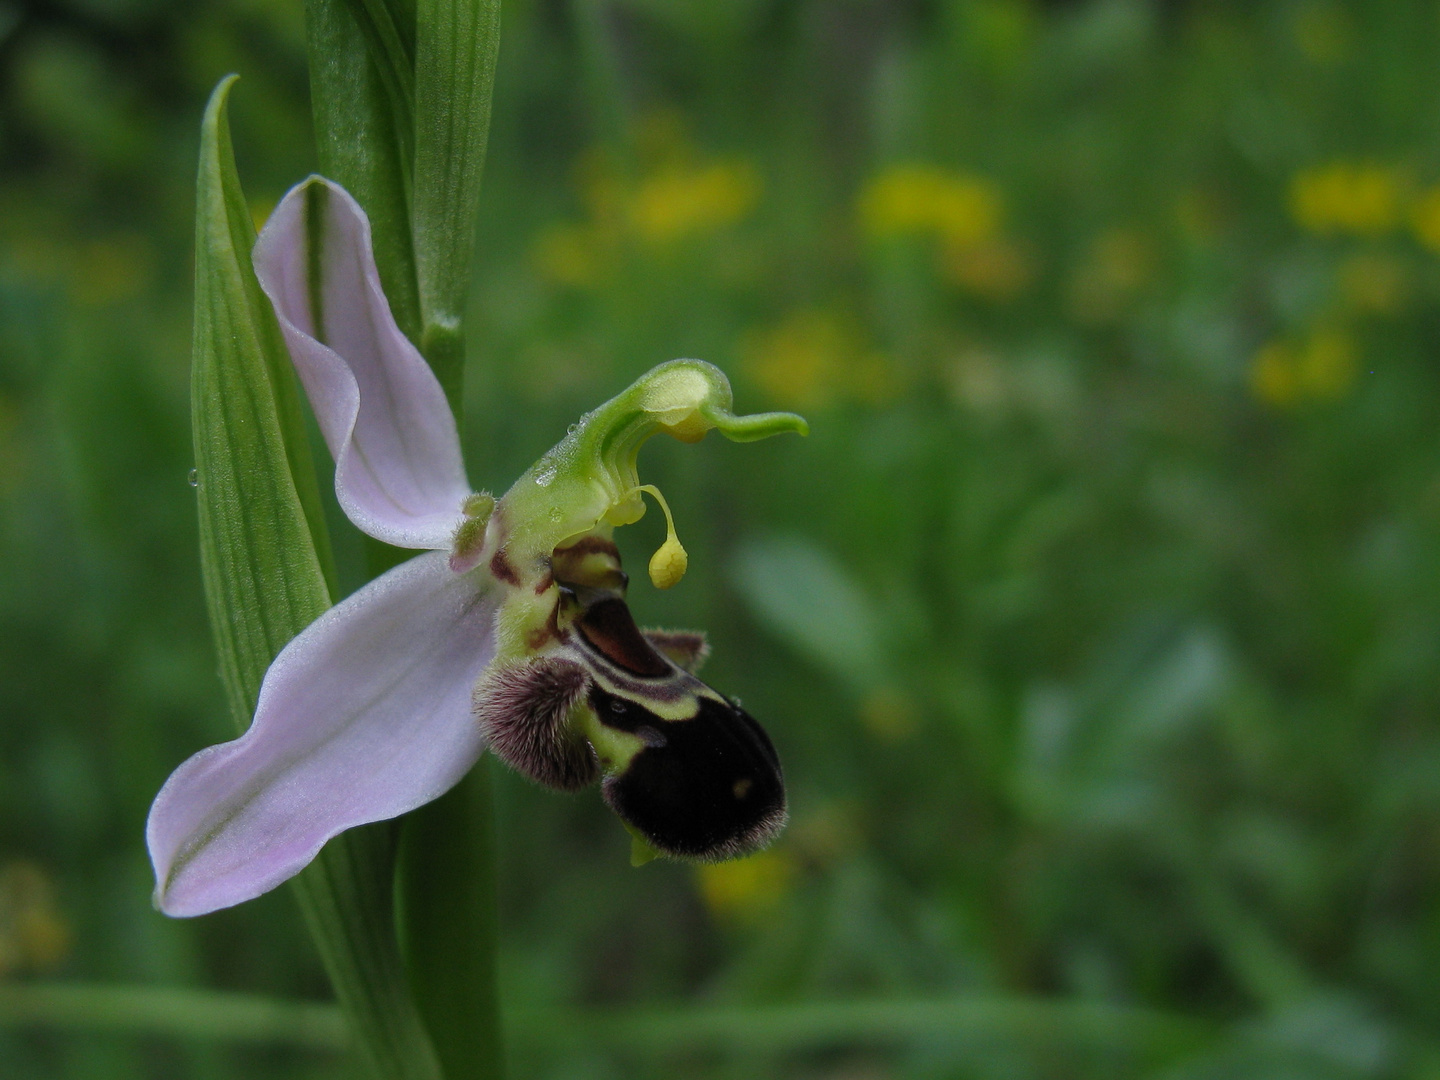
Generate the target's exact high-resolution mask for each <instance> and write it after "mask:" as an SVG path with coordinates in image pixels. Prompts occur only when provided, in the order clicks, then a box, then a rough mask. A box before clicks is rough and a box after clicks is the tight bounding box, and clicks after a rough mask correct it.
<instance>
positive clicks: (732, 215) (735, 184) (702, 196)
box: [630, 160, 760, 244]
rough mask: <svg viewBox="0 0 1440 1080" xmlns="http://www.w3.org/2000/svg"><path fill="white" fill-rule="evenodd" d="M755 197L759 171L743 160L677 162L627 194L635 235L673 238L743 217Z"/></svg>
mask: <svg viewBox="0 0 1440 1080" xmlns="http://www.w3.org/2000/svg"><path fill="white" fill-rule="evenodd" d="M759 201H760V174H759V172H758V170H756V168H755V166H754V165H753V164H751V163H750V162H748V161H743V160H730V161H718V162H715V163H713V164H708V165H694V166H677V167H672V168H669V169H666V170H665V171H664V172H661V173H657V174H656V175H653V176H648V177H645V178H643V179H642V180H641V182H640V184H639V186H638V188H637V189H636V190H635V192H634V194H633V195H632V196H631V199H630V219H631V221H632V223H633V224H634V227H635V232H636V234H637V235H638V236H639V237H640V238H641V239H642V240H646V241H649V242H650V243H654V244H667V243H674V242H675V241H677V240H683V239H685V238H686V237H688V236H693V235H695V234H699V233H706V232H712V231H714V230H716V229H722V228H724V227H725V226H727V225H734V224H736V223H737V222H740V221H743V220H744V219H745V218H747V217H749V215H750V213H751V211H753V210H754V209H755V205H756V203H758V202H759Z"/></svg>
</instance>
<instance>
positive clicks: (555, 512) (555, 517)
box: [550, 506, 562, 525]
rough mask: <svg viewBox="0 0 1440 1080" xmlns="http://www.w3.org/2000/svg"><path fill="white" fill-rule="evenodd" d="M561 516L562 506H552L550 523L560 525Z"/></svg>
mask: <svg viewBox="0 0 1440 1080" xmlns="http://www.w3.org/2000/svg"><path fill="white" fill-rule="evenodd" d="M561 516H562V515H561V513H560V508H559V507H558V506H552V507H551V508H550V523H551V524H552V525H559V524H560V518H561Z"/></svg>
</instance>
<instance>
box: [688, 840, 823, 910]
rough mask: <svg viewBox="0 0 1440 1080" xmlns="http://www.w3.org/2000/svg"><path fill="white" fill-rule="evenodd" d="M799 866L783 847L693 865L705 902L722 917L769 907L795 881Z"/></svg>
mask: <svg viewBox="0 0 1440 1080" xmlns="http://www.w3.org/2000/svg"><path fill="white" fill-rule="evenodd" d="M798 872H799V867H798V866H797V865H796V863H795V860H794V858H793V857H792V856H791V855H789V854H788V853H787V852H786V851H785V849H784V848H768V849H767V850H765V851H761V852H759V853H757V854H755V855H751V856H750V857H749V858H746V859H735V860H732V861H730V862H723V863H702V864H701V865H700V866H697V867H696V868H695V874H696V877H697V878H698V882H699V886H700V896H701V898H702V899H703V900H704V901H705V906H706V907H708V908H709V909H710V911H711V912H712V913H713V914H715V915H717V916H719V917H721V918H732V919H740V920H747V919H752V918H756V917H758V916H761V915H764V914H766V913H768V912H769V911H771V910H772V909H773V908H774V907H775V906H776V905H777V904H779V902H780V901H781V900H783V899H784V898H785V896H786V894H787V893H789V892H790V890H791V889H792V888H793V887H794V885H795V880H796V878H797V877H798Z"/></svg>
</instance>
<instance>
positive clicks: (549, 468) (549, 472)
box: [535, 461, 558, 487]
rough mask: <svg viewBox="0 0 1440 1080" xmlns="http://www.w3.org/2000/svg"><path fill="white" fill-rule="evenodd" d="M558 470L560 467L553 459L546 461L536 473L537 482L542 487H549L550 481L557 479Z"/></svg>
mask: <svg viewBox="0 0 1440 1080" xmlns="http://www.w3.org/2000/svg"><path fill="white" fill-rule="evenodd" d="M557 471H558V469H557V468H556V465H555V463H554V462H553V461H549V462H546V463H545V467H544V468H543V469H541V470H540V471H539V472H537V473H536V474H535V483H537V484H538V485H540V487H549V486H550V481H551V480H554V479H555V473H556V472H557Z"/></svg>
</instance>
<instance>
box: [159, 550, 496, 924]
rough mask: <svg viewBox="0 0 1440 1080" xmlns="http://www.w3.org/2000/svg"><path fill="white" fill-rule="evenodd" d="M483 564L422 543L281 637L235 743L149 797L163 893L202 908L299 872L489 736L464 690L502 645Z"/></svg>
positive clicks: (433, 787) (450, 774)
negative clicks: (420, 551)
mask: <svg viewBox="0 0 1440 1080" xmlns="http://www.w3.org/2000/svg"><path fill="white" fill-rule="evenodd" d="M485 580H486V579H485V578H483V577H481V576H479V575H475V574H467V575H456V574H453V573H451V572H450V568H449V566H448V565H447V555H446V554H445V553H444V552H438V551H437V552H427V553H426V554H424V555H420V556H417V557H416V558H414V559H411V560H410V561H409V562H407V563H405V564H403V565H401V566H398V567H396V568H395V569H394V570H391V571H390V572H389V573H388V574H386V575H384V576H383V577H380V578H377V579H376V580H375V581H372V582H371V583H370V584H369V585H367V586H366V587H365V588H363V589H361V590H360V591H359V592H357V593H355V594H354V595H353V596H351V597H350V598H349V599H347V600H345V601H344V602H343V603H341V604H339V605H337V606H336V607H334V608H331V609H330V610H329V611H327V612H326V613H325V614H324V615H322V616H321V617H320V618H318V619H316V620H315V622H313V623H312V624H311V625H310V626H309V627H307V628H306V629H305V631H304V632H303V633H301V634H300V636H299V637H297V638H296V639H295V640H294V641H292V642H291V643H290V644H289V645H287V646H286V647H285V648H284V650H282V651H281V653H280V655H279V656H278V657H276V659H275V662H274V663H273V664H272V665H271V666H270V670H269V671H268V672H267V673H266V675H265V682H264V684H263V685H262V686H261V688H260V699H259V703H258V705H257V706H256V710H255V721H254V723H253V724H252V725H251V727H250V730H249V731H247V732H246V733H245V735H244V736H243V737H242V738H240V739H237V740H235V741H234V742H228V743H223V744H221V745H220V746H212V747H210V748H209V749H207V750H202V751H200V753H198V754H196V755H195V756H194V757H192V758H191V759H190V760H189V761H187V762H185V763H184V764H183V765H181V766H180V768H178V769H176V770H175V772H174V773H173V774H172V775H171V777H170V779H169V780H168V781H166V783H165V786H164V787H163V788H161V789H160V794H159V795H157V796H156V797H155V805H154V806H153V807H152V808H151V810H150V820H149V823H148V825H147V827H146V840H147V842H148V844H149V846H150V858H151V861H152V862H153V863H154V864H155V880H156V882H157V885H156V889H155V902H156V906H157V907H159V908H160V910H161V911H163V912H165V913H166V914H167V915H203V914H204V913H205V912H207V911H214V910H215V909H217V908H223V907H229V906H230V905H231V904H238V903H240V901H242V900H249V899H250V898H252V897H255V896H259V895H260V894H261V893H263V892H266V891H267V890H269V889H273V888H274V887H275V886H276V885H278V884H280V883H281V882H282V881H285V880H286V879H287V878H290V877H292V876H293V875H295V874H296V873H298V872H299V871H300V870H301V869H302V868H303V867H304V866H305V865H306V864H307V863H309V862H310V860H311V859H313V858H314V857H315V855H316V853H317V852H318V851H319V850H320V848H321V846H322V845H323V844H324V843H325V841H326V840H328V839H330V837H332V836H334V835H335V834H336V833H338V832H341V831H342V830H344V829H348V828H351V827H353V826H355V825H362V824H364V823H366V822H370V821H380V820H383V819H385V818H392V817H395V816H396V815H398V814H403V813H404V812H405V811H407V810H412V809H414V808H415V807H417V806H420V805H422V804H423V803H427V802H429V801H430V800H431V799H434V798H437V797H438V796H440V795H441V794H443V793H444V792H445V791H446V790H448V789H449V788H450V787H451V786H452V785H454V784H455V783H456V782H457V781H458V780H459V779H460V778H461V777H462V776H464V775H465V772H466V770H468V769H469V768H470V766H471V765H473V764H474V763H475V759H476V758H477V757H478V756H479V755H480V752H481V750H482V749H483V748H484V747H483V740H482V738H481V735H480V726H479V724H478V723H477V722H476V720H475V718H474V716H473V715H472V713H471V701H470V695H471V692H472V688H473V687H474V684H475V682H476V680H477V679H478V678H479V676H480V673H481V670H482V669H483V668H484V667H485V665H486V664H487V663H489V661H490V659H491V657H492V656H493V655H494V652H495V641H494V616H495V600H494V598H493V597H492V595H490V594H489V593H486V592H484V591H482V588H483V582H485Z"/></svg>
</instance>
